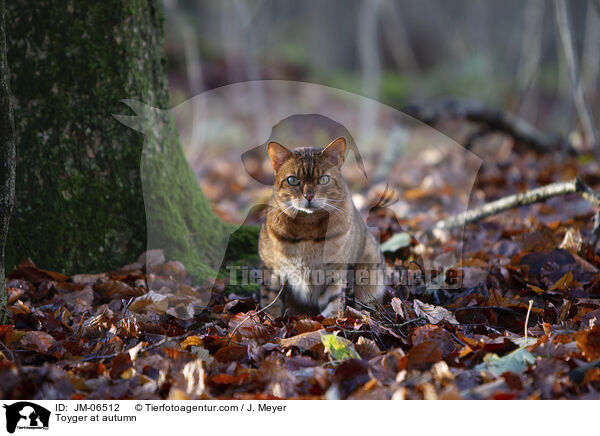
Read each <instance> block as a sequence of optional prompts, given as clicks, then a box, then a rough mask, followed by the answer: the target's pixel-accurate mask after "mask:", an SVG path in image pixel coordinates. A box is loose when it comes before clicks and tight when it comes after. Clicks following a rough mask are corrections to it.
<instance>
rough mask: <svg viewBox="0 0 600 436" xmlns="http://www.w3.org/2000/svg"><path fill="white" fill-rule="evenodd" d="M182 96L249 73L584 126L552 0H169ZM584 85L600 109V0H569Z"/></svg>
mask: <svg viewBox="0 0 600 436" xmlns="http://www.w3.org/2000/svg"><path fill="white" fill-rule="evenodd" d="M164 4H165V7H166V10H167V13H168V17H169V19H168V20H167V28H166V30H167V32H166V48H167V58H168V59H169V82H170V87H171V90H172V98H173V103H179V102H181V101H183V100H185V99H187V98H189V97H190V96H193V95H196V94H197V93H199V92H201V91H202V90H205V89H211V88H214V87H218V86H222V85H226V84H229V83H235V82H239V81H244V80H258V79H288V80H302V81H309V82H315V83H321V84H324V85H328V86H333V87H338V88H341V89H344V90H347V91H350V92H354V93H357V94H362V95H365V96H367V97H371V98H375V99H379V100H381V101H382V102H384V103H387V104H390V105H393V106H395V107H399V108H401V107H403V106H404V105H405V104H407V103H409V102H414V101H424V100H430V99H434V98H440V97H446V96H452V97H455V98H468V99H474V100H477V101H480V102H482V103H485V104H488V105H490V106H494V107H498V108H503V109H504V110H507V111H510V112H513V113H516V114H518V115H520V116H522V117H524V118H526V119H527V120H528V121H530V122H531V123H533V124H535V125H537V126H539V127H540V128H542V129H543V128H545V127H552V130H556V129H559V130H560V132H561V133H563V134H568V133H570V132H571V131H572V130H573V128H574V127H575V124H576V121H577V119H576V114H575V112H574V110H573V109H574V107H573V102H572V97H571V89H570V84H569V77H568V72H567V67H566V66H565V62H564V59H563V56H562V54H561V51H560V41H559V40H558V36H557V31H556V19H555V11H554V8H553V4H552V3H551V2H546V1H544V0H526V1H521V0H508V1H503V2H493V1H486V2H472V1H468V0H450V1H448V0H429V1H419V0H398V1H389V2H388V1H378V0H373V1H362V0H349V1H346V0H333V1H328V2H320V1H316V0H309V1H305V2H294V1H286V0H284V1H280V0H265V1H233V0H225V1H217V0H209V1H203V2H193V1H188V0H164ZM567 4H568V8H569V11H570V16H571V21H572V33H573V45H574V48H575V52H576V54H577V59H580V66H579V67H580V72H581V80H582V83H583V89H584V90H585V92H586V97H587V99H588V101H589V102H590V106H591V107H592V112H593V113H596V112H597V110H594V109H595V108H597V107H598V105H599V104H600V101H599V95H598V92H597V89H598V71H599V68H600V19H599V12H600V10H599V9H598V2H595V1H587V0H572V1H569V2H567Z"/></svg>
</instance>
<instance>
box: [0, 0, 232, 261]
mask: <svg viewBox="0 0 600 436" xmlns="http://www.w3.org/2000/svg"><path fill="white" fill-rule="evenodd" d="M7 17H8V19H7V35H8V62H9V67H10V73H11V85H12V88H13V95H14V102H15V133H16V142H17V179H16V203H15V211H14V214H13V220H12V222H11V227H10V230H9V235H8V243H7V265H8V266H9V267H10V266H12V265H14V264H16V263H17V262H19V261H20V260H22V259H24V258H27V257H31V258H32V259H34V261H35V262H36V263H37V264H38V265H39V266H41V267H44V268H52V269H56V270H60V271H63V272H66V273H74V272H82V271H85V272H93V271H103V270H107V269H111V268H115V267H117V266H120V265H123V264H125V263H129V262H131V261H132V260H134V259H135V258H136V256H137V255H138V254H139V253H140V252H142V251H144V250H145V249H146V248H147V247H146V219H145V213H144V197H143V193H142V183H141V178H140V159H141V156H142V145H143V141H144V137H143V135H141V134H140V133H139V132H136V131H135V130H132V129H129V128H128V127H126V126H125V125H123V124H121V123H119V122H118V121H117V120H115V119H114V118H113V117H112V115H111V114H115V113H116V114H122V113H124V112H127V108H126V107H125V106H124V105H123V104H121V103H120V101H121V100H123V99H135V100H139V101H141V102H143V103H145V104H147V105H150V106H154V107H159V108H166V107H168V105H169V98H168V90H167V83H166V72H165V58H164V51H163V13H162V9H161V5H160V2H159V1H158V0H130V1H123V0H104V1H101V2H80V1H73V0H69V1H67V0H13V1H11V2H10V4H8V5H7ZM165 112H167V111H165ZM167 125H169V126H170V127H169V128H168V129H166V130H164V131H163V132H162V133H161V135H160V152H161V153H156V156H154V155H153V154H152V153H150V154H149V156H147V157H148V160H147V161H146V165H147V166H152V165H154V166H156V173H157V174H158V175H160V177H159V178H158V179H156V180H154V181H153V183H155V184H156V185H160V180H165V181H166V180H168V183H169V187H170V188H169V189H168V190H165V191H164V192H161V191H160V190H159V189H156V190H155V193H154V195H158V196H159V197H161V196H162V197H161V198H158V199H157V200H158V201H157V202H156V204H163V209H162V210H161V213H160V214H153V216H154V217H156V218H153V220H154V221H153V222H148V227H150V226H152V227H153V228H154V230H155V231H156V230H157V229H158V232H159V233H160V230H161V228H165V229H166V231H165V232H163V233H162V234H164V235H168V236H166V237H165V238H166V239H167V240H165V241H158V242H159V243H161V242H164V243H165V245H166V246H168V247H169V248H170V249H171V253H169V252H167V253H166V254H167V256H168V257H171V258H178V260H182V261H183V262H184V263H185V264H186V267H188V268H189V267H190V266H191V268H192V269H196V270H201V269H202V265H201V264H202V259H203V256H206V255H208V253H210V246H211V244H213V243H215V241H217V240H218V239H219V238H220V236H218V235H222V234H225V233H226V232H225V231H224V230H225V225H224V224H222V223H221V221H220V220H219V219H218V218H216V217H215V215H214V214H213V213H212V211H211V209H210V206H209V204H208V202H207V200H206V198H205V197H204V195H203V194H202V191H201V189H200V187H199V186H198V183H197V182H196V179H195V177H194V174H193V172H192V171H191V169H190V168H189V166H188V165H187V163H186V162H185V157H184V155H183V150H182V148H181V146H180V144H179V140H178V136H177V132H176V130H175V129H174V127H173V123H172V121H171V122H168V123H167ZM165 156H167V157H168V159H169V162H166V164H165V162H162V161H161V160H160V159H162V158H164V157H165ZM145 159H146V158H145ZM165 165H166V166H165ZM208 230H210V232H209V231H208ZM209 233H210V234H213V235H215V236H211V237H209V238H206V235H207V234H209ZM217 242H218V243H221V242H220V241H217ZM157 248H162V247H157Z"/></svg>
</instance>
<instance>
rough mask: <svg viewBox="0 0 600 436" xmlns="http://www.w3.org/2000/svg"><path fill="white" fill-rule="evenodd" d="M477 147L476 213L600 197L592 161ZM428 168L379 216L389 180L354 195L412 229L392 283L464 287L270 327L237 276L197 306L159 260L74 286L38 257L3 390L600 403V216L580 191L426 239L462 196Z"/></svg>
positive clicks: (17, 298) (46, 394) (402, 291)
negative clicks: (431, 278)
mask: <svg viewBox="0 0 600 436" xmlns="http://www.w3.org/2000/svg"><path fill="white" fill-rule="evenodd" d="M496 139H497V138H496ZM482 142H483V141H482ZM474 151H475V152H476V153H478V154H479V155H480V156H482V158H483V165H482V167H481V169H480V171H479V174H478V176H477V179H476V181H475V186H474V187H473V190H472V194H471V197H470V198H471V206H475V205H478V204H481V203H483V202H487V201H491V200H494V199H497V198H500V197H502V196H505V195H509V194H513V193H515V192H522V191H524V190H527V189H531V188H534V187H537V186H541V185H545V184H548V183H552V182H555V181H561V180H568V179H571V178H573V177H575V176H577V175H579V176H581V177H582V178H583V179H584V181H585V182H586V183H588V184H589V185H590V186H591V187H592V188H594V189H596V190H600V166H599V165H598V163H597V162H594V161H593V159H591V158H590V157H566V156H565V155H564V154H562V153H559V152H557V153H556V154H546V155H540V154H536V153H533V152H531V151H528V150H523V149H518V148H517V147H516V146H515V145H514V144H513V143H512V141H510V140H509V139H502V140H501V141H500V142H499V144H491V145H490V144H486V143H482V144H481V148H480V149H477V150H474ZM415 162H416V161H415ZM415 162H406V161H405V162H404V165H408V166H409V167H412V169H411V171H413V172H415V171H416V172H419V171H420V172H421V173H422V174H426V175H427V177H411V180H412V181H415V182H414V183H413V185H410V183H412V182H407V185H406V186H400V188H398V187H397V186H395V187H396V189H397V191H398V193H399V197H400V199H399V201H398V202H397V203H396V204H395V205H393V206H390V207H389V208H383V209H378V210H375V211H374V213H372V214H368V207H367V205H368V204H369V203H370V202H371V201H372V200H373V199H376V198H377V196H378V195H379V193H380V192H381V190H382V186H380V185H378V186H374V187H371V188H367V187H365V188H364V189H363V190H362V191H355V197H354V199H355V202H356V203H357V204H360V205H362V206H359V207H360V208H361V211H362V212H364V213H365V215H369V219H370V225H371V226H373V227H377V228H378V229H379V231H380V233H381V240H382V241H386V240H389V239H390V237H392V235H394V234H397V233H399V232H403V231H404V229H410V233H411V235H413V238H412V239H411V238H409V239H408V241H407V240H406V239H404V242H403V243H399V244H397V245H396V247H392V248H389V244H388V250H387V251H386V253H385V254H386V260H387V265H388V271H389V272H390V273H392V272H393V271H395V270H397V271H401V270H403V269H407V268H408V269H410V270H411V271H413V272H414V271H416V272H417V273H418V271H420V269H421V268H420V267H418V266H415V262H416V263H419V264H421V262H422V261H427V262H429V263H430V264H431V265H445V266H449V265H450V264H451V266H452V267H453V268H454V269H455V270H456V271H457V272H458V276H459V277H460V278H461V285H460V287H458V288H456V287H454V288H446V289H444V288H442V289H435V288H433V287H431V286H430V287H427V286H425V285H424V284H422V283H414V284H412V283H409V284H396V285H393V286H389V287H388V289H387V296H386V299H385V302H384V304H383V305H381V306H378V307H366V306H361V305H356V306H355V307H348V308H347V309H346V311H345V312H344V313H343V314H339V316H337V317H335V318H327V319H324V318H323V317H307V316H286V317H283V318H278V319H271V318H269V317H268V316H267V315H266V314H265V313H258V307H257V298H256V296H255V295H236V294H234V293H232V292H231V288H230V287H228V283H227V279H225V280H219V281H218V282H217V285H216V286H215V287H214V289H213V290H212V293H211V294H210V300H209V301H208V304H207V305H206V304H204V305H203V307H202V308H201V309H198V310H196V311H192V312H191V313H190V311H189V310H187V308H189V307H194V305H195V303H197V301H196V300H197V295H198V291H199V290H201V289H200V288H199V286H198V284H194V283H191V282H190V279H189V278H188V277H186V272H185V269H184V267H183V265H181V263H179V262H178V261H177V259H168V260H167V259H164V256H162V255H161V253H160V252H158V251H153V252H150V253H149V254H148V255H147V256H141V257H140V259H138V261H137V262H134V263H132V264H130V265H127V266H124V267H123V268H122V269H121V270H120V271H113V272H107V273H102V274H80V275H75V276H72V277H67V276H65V275H62V274H60V273H56V272H51V271H45V270H43V269H40V268H38V267H36V266H35V264H34V263H33V262H32V261H30V260H28V261H24V262H23V263H21V264H20V265H19V266H18V267H16V268H15V269H14V270H13V271H12V272H11V273H10V275H9V279H8V289H9V291H8V292H9V308H8V310H9V314H10V319H9V324H8V325H6V326H0V398H4V399H17V398H19V399H25V398H28V399H65V398H67V399H87V398H90V399H128V398H140V399H141V398H144V399H153V398H154V399H161V398H162V399H166V398H168V399H185V398H198V399H223V398H229V399H231V398H240V399H268V398H307V399H325V398H327V399H346V398H348V399H390V398H393V399H461V398H462V399H528V398H531V399H536V398H541V399H551V398H552V399H559V398H587V399H592V398H594V399H597V398H600V394H599V392H600V360H598V359H599V358H600V322H599V321H598V320H599V319H600V275H599V271H600V257H599V256H598V254H596V253H595V252H594V250H593V248H592V247H591V246H590V245H589V244H588V243H587V242H586V241H587V240H588V239H587V238H588V235H589V234H590V231H591V228H592V217H593V215H594V213H595V211H594V209H593V207H592V206H591V205H590V204H588V203H587V202H586V201H584V200H582V199H581V198H580V197H578V196H577V195H576V194H574V195H569V196H565V197H557V198H553V199H551V200H549V201H547V202H545V203H542V204H536V205H532V206H528V207H522V208H519V209H515V210H512V211H508V212H504V213H502V214H499V215H497V216H495V217H491V218H488V219H486V220H484V221H482V222H480V223H477V224H470V225H467V226H466V227H465V229H464V235H463V234H462V232H458V233H457V232H456V231H444V232H437V233H434V234H433V235H426V234H425V233H424V232H420V231H419V230H418V229H419V228H420V227H422V226H423V225H424V223H432V222H435V221H436V220H438V219H442V218H444V217H445V216H447V215H448V213H447V212H444V210H447V209H448V208H446V206H447V205H451V204H453V195H454V188H453V187H452V186H451V185H449V184H446V183H445V182H444V180H447V178H445V177H444V176H443V175H439V174H437V173H436V171H438V170H437V169H436V164H435V162H433V163H432V161H431V159H429V160H428V161H427V162H429V164H428V165H429V166H427V165H425V164H423V165H420V166H418V167H417V166H416V165H417V164H416V163H415ZM407 171H408V170H407ZM395 173H396V174H400V175H402V171H400V172H398V171H395ZM220 174H221V175H222V178H219V177H221V176H219V174H207V175H206V176H205V181H204V182H205V183H206V182H207V181H209V182H210V183H212V184H213V186H212V188H205V191H206V192H207V195H208V196H209V198H212V199H213V200H214V203H215V210H216V212H217V213H218V214H219V215H220V216H221V217H222V218H225V219H228V218H231V217H229V216H228V212H227V211H228V210H234V209H235V204H234V203H232V202H233V201H234V199H235V198H236V197H235V196H233V197H228V198H226V196H224V195H222V194H219V192H224V191H227V190H229V188H227V186H228V184H231V183H232V182H231V178H230V173H228V172H227V171H221V172H220ZM404 174H406V171H405V172H404ZM438 176H439V177H438ZM417 182H418V183H417ZM236 183H238V185H239V180H238V181H237V182H236ZM203 188H204V185H203ZM243 188H244V186H243V185H241V186H237V187H236V188H235V189H236V190H237V191H238V192H239V191H240V190H243ZM232 189H233V188H232ZM219 199H222V200H223V203H222V204H220V203H219V201H218V200H219ZM405 210H411V211H412V212H413V213H412V214H411V215H410V216H409V215H403V214H402V213H401V212H402V211H405ZM259 218H260V217H259V216H258V215H257V216H255V217H251V220H250V221H253V220H254V221H255V222H258V221H259ZM231 219H233V218H231ZM414 229H417V230H414ZM417 241H418V243H417ZM457 252H458V253H460V256H459V257H458V258H456V257H455V258H452V261H451V262H450V260H449V259H450V257H449V256H450V254H452V255H455V253H457ZM150 261H151V262H152V265H153V270H152V273H150V272H149V271H148V270H147V268H146V266H147V265H146V263H147V262H150ZM444 262H445V263H444ZM196 307H199V306H198V305H197V304H196Z"/></svg>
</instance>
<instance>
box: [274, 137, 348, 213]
mask: <svg viewBox="0 0 600 436" xmlns="http://www.w3.org/2000/svg"><path fill="white" fill-rule="evenodd" d="M345 153H346V140H345V139H344V138H343V137H340V138H337V139H335V140H333V141H332V142H331V143H330V144H329V145H328V146H327V147H325V148H324V149H323V148H312V147H305V148H298V149H296V150H292V151H290V150H288V149H287V148H286V147H284V146H283V145H281V144H279V143H278V142H270V143H269V156H270V158H271V165H272V166H273V169H274V170H275V185H274V198H275V200H276V201H277V203H278V204H279V206H280V207H281V208H282V209H283V210H285V213H286V214H287V215H290V216H295V215H296V213H298V212H301V213H306V214H312V213H315V212H323V211H327V212H328V213H334V212H336V211H341V209H342V207H343V206H342V204H343V202H344V201H345V200H346V197H347V191H346V185H345V183H344V180H343V179H342V174H341V171H340V167H341V166H342V164H343V163H344V156H345Z"/></svg>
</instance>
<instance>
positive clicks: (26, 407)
mask: <svg viewBox="0 0 600 436" xmlns="http://www.w3.org/2000/svg"><path fill="white" fill-rule="evenodd" d="M3 407H4V408H5V409H6V410H5V412H6V431H8V432H9V433H14V432H15V430H16V429H17V428H26V429H38V428H39V429H47V428H48V424H49V422H50V411H49V410H47V409H45V408H44V407H42V406H38V405H37V404H35V403H30V402H28V401H19V402H18V403H14V404H11V405H8V406H7V405H6V404H5V405H4V406H3Z"/></svg>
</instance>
